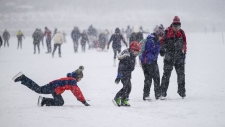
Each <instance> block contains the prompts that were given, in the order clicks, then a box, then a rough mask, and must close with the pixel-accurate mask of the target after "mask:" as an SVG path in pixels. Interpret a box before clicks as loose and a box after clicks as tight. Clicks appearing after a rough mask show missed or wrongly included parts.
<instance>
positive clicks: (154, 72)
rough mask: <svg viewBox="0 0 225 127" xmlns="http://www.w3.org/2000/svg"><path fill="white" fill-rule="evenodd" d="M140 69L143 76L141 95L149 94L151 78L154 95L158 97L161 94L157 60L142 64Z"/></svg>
mask: <svg viewBox="0 0 225 127" xmlns="http://www.w3.org/2000/svg"><path fill="white" fill-rule="evenodd" d="M142 69H143V72H144V76H145V81H144V89H143V92H144V94H143V97H147V96H149V94H150V88H151V85H152V79H153V80H154V91H155V97H156V98H158V97H159V96H160V95H161V89H160V75H159V67H158V64H157V62H154V63H152V64H143V65H142Z"/></svg>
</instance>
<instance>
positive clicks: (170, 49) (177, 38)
mask: <svg viewBox="0 0 225 127" xmlns="http://www.w3.org/2000/svg"><path fill="white" fill-rule="evenodd" d="M160 42H161V46H162V47H161V50H160V55H161V56H163V57H164V67H163V70H164V73H163V77H162V80H161V89H162V91H161V96H162V97H161V99H165V97H166V96H167V89H168V86H169V79H170V76H171V72H172V70H173V67H175V70H176V73H177V80H178V81H177V83H178V91H177V93H178V94H179V95H180V96H181V97H182V98H184V97H186V90H185V70H184V67H185V58H186V52H187V42H186V36H185V33H184V31H183V30H182V29H181V22H180V18H179V17H178V16H175V17H174V19H173V22H172V24H171V25H170V26H169V27H168V28H167V29H166V30H165V36H164V37H163V39H162V40H161V41H160Z"/></svg>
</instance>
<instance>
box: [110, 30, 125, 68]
mask: <svg viewBox="0 0 225 127" xmlns="http://www.w3.org/2000/svg"><path fill="white" fill-rule="evenodd" d="M121 40H122V41H123V42H124V44H125V45H126V47H127V42H126V41H125V39H124V37H123V35H122V34H121V33H120V29H119V28H116V29H115V33H114V34H113V35H112V36H111V38H110V40H109V42H108V46H107V49H109V45H110V43H111V41H112V42H113V43H112V48H113V51H114V56H113V59H114V64H113V66H116V55H117V52H118V53H120V52H121Z"/></svg>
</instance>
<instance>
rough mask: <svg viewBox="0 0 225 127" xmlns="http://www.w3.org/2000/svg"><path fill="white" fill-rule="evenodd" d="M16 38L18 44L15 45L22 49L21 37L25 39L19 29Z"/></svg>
mask: <svg viewBox="0 0 225 127" xmlns="http://www.w3.org/2000/svg"><path fill="white" fill-rule="evenodd" d="M16 36H17V39H18V46H17V49H19V47H20V49H22V37H23V38H24V39H25V36H24V35H23V33H22V32H21V31H20V30H19V31H18V33H17V35H16Z"/></svg>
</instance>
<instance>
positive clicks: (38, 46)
mask: <svg viewBox="0 0 225 127" xmlns="http://www.w3.org/2000/svg"><path fill="white" fill-rule="evenodd" d="M36 47H37V48H38V53H40V43H34V54H35V53H36Z"/></svg>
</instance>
